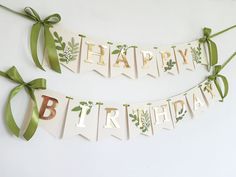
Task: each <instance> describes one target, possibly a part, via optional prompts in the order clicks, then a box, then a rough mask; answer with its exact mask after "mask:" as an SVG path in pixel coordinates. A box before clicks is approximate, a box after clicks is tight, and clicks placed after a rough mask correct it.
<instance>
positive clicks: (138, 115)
mask: <svg viewBox="0 0 236 177" xmlns="http://www.w3.org/2000/svg"><path fill="white" fill-rule="evenodd" d="M128 126H129V138H134V137H136V136H138V135H140V134H141V135H146V136H151V135H153V130H152V119H151V113H150V107H149V106H148V105H147V104H145V103H143V104H142V103H141V104H134V105H130V106H129V107H128Z"/></svg>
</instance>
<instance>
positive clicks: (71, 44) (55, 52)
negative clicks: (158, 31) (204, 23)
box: [0, 5, 236, 78]
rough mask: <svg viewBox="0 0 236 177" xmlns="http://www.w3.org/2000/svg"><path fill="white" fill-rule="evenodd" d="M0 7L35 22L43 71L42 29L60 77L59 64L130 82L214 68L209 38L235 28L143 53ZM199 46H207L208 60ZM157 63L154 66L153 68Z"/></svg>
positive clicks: (29, 11)
mask: <svg viewBox="0 0 236 177" xmlns="http://www.w3.org/2000/svg"><path fill="white" fill-rule="evenodd" d="M0 7H2V8H4V9H6V10H8V11H10V12H12V13H14V14H17V15H20V16H22V17H25V18H27V19H30V20H33V21H34V22H35V23H34V25H33V26H32V29H31V34H30V48H31V55H32V58H33V61H34V63H35V65H36V66H37V67H38V68H40V69H42V70H44V68H43V66H42V64H41V62H40V61H39V58H38V54H37V44H38V38H39V32H40V29H41V28H43V30H44V48H45V58H47V59H48V61H49V65H50V67H51V69H52V70H54V71H56V72H58V73H61V67H60V64H61V65H63V66H66V67H67V68H69V69H70V70H72V71H73V72H84V71H88V70H96V71H97V72H99V73H100V74H102V75H103V76H105V77H113V76H115V75H118V74H124V75H127V76H128V77H130V78H138V77H140V76H141V75H143V74H149V75H152V76H153V77H158V76H160V75H163V74H165V73H170V74H176V72H177V73H180V70H181V68H180V67H181V65H183V68H184V67H185V66H186V67H187V69H188V70H193V69H195V68H196V66H195V65H196V64H206V65H208V66H209V67H213V66H214V65H216V64H217V63H218V54H217V46H216V44H215V42H214V41H212V38H214V37H216V36H218V35H220V34H222V33H224V32H226V31H228V30H231V29H233V28H235V27H236V25H234V26H231V27H229V28H227V29H224V30H222V31H220V32H217V33H215V34H212V30H211V29H210V28H204V29H203V37H202V38H200V39H198V40H196V41H193V42H190V43H185V44H180V45H169V46H167V48H166V47H163V46H160V47H154V48H153V49H149V50H142V48H140V47H137V46H135V45H131V46H128V45H126V44H117V45H115V46H114V44H113V43H112V42H101V43H99V42H94V40H90V39H89V38H88V39H87V37H86V36H85V35H81V34H79V33H76V34H75V35H74V33H70V32H69V33H65V32H64V33H63V34H59V32H60V31H64V30H63V29H60V28H59V29H57V28H54V26H55V25H56V24H58V23H59V22H60V21H61V17H60V15H59V14H58V13H55V14H52V15H50V16H48V17H46V18H44V19H43V20H42V19H41V17H40V16H39V14H38V13H37V12H36V11H35V10H34V9H33V8H31V7H26V8H25V9H24V11H23V12H16V11H14V10H12V9H10V8H8V7H5V6H3V5H0ZM67 35H69V36H72V37H70V40H69V41H68V44H67V43H66V42H65V41H63V39H64V36H67ZM76 39H78V41H77V40H76ZM202 44H206V45H207V48H208V52H207V53H208V57H207V53H205V51H204V45H202ZM163 48H164V49H163ZM176 49H178V50H176ZM153 50H154V51H153ZM137 51H139V53H137ZM177 54H179V55H177ZM190 55H191V57H190ZM97 56H98V57H99V59H97ZM96 60H97V61H98V62H97V61H96ZM156 61H157V66H154V65H156ZM71 63H73V64H71ZM109 63H110V64H109ZM122 64H123V67H122V66H121V65H122ZM150 65H151V66H150ZM192 65H193V66H192ZM175 70H176V71H175Z"/></svg>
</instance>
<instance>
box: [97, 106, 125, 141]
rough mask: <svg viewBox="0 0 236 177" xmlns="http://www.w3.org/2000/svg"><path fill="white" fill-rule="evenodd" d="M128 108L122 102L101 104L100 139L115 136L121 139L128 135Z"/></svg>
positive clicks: (99, 119)
mask: <svg viewBox="0 0 236 177" xmlns="http://www.w3.org/2000/svg"><path fill="white" fill-rule="evenodd" d="M126 120H127V119H126V108H125V107H124V106H123V105H121V104H116V103H110V104H102V103H101V104H99V116H98V135H97V138H98V140H101V139H104V138H107V137H110V136H113V137H115V138H118V139H120V140H123V139H126V137H127V122H126Z"/></svg>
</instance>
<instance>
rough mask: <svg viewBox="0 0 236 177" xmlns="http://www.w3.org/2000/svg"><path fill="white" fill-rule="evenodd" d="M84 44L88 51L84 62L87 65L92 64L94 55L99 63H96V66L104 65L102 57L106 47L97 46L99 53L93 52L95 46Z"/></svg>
mask: <svg viewBox="0 0 236 177" xmlns="http://www.w3.org/2000/svg"><path fill="white" fill-rule="evenodd" d="M86 44H87V45H88V51H87V59H86V60H84V61H85V62H87V63H93V60H92V56H93V55H95V56H99V61H98V62H97V64H99V65H105V61H104V55H105V49H106V48H107V47H106V46H103V45H98V47H99V49H100V52H94V51H93V47H94V46H95V44H93V43H89V42H86Z"/></svg>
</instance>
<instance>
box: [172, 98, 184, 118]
mask: <svg viewBox="0 0 236 177" xmlns="http://www.w3.org/2000/svg"><path fill="white" fill-rule="evenodd" d="M173 104H174V109H175V118H178V117H183V116H184V115H185V112H186V107H185V104H184V101H183V100H178V101H175V102H174V103H173ZM178 105H179V106H180V109H178ZM182 109H183V110H182ZM180 110H182V111H180Z"/></svg>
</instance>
